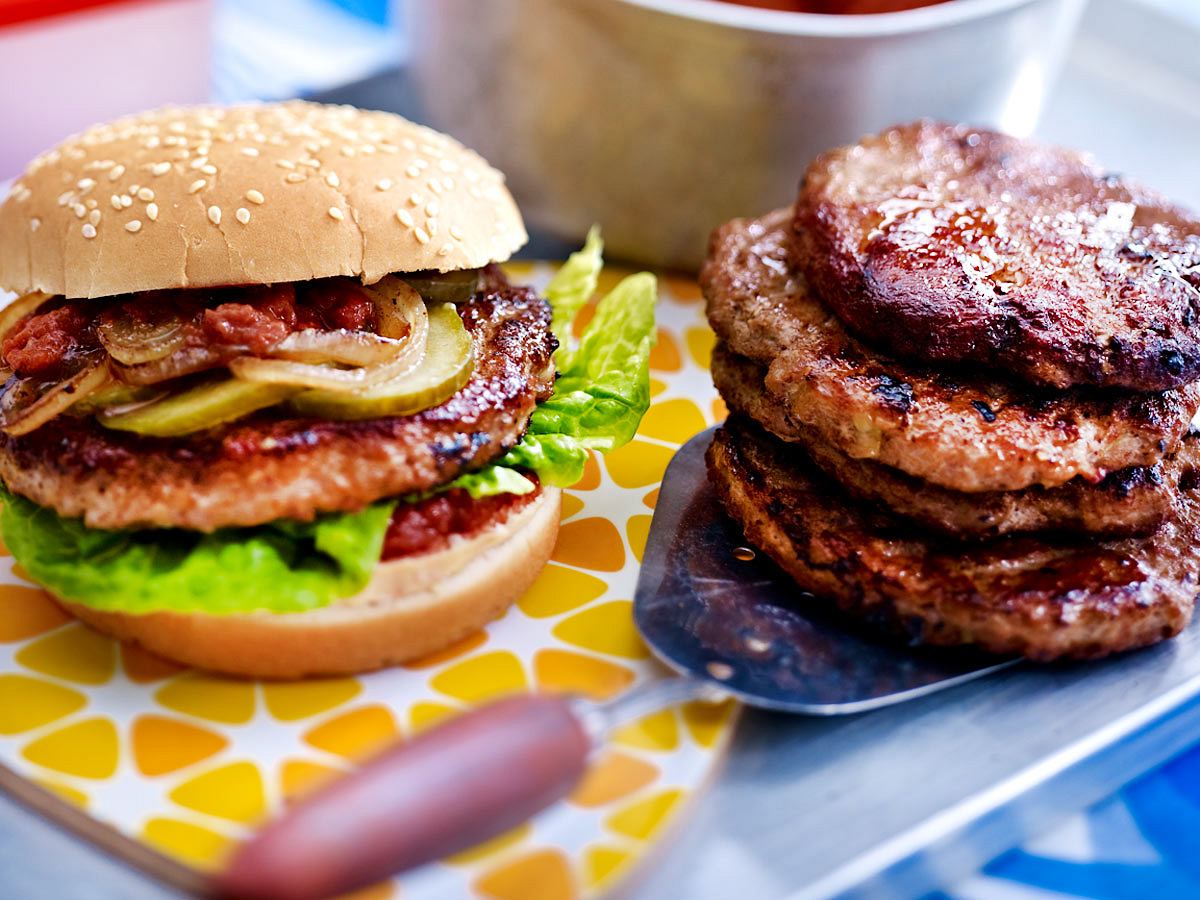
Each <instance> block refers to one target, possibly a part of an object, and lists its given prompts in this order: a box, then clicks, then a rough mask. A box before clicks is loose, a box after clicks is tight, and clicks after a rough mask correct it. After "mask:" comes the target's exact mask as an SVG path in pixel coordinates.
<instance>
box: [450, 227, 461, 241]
mask: <svg viewBox="0 0 1200 900" xmlns="http://www.w3.org/2000/svg"><path fill="white" fill-rule="evenodd" d="M450 237H452V238H454V239H455V240H456V241H461V240H462V239H463V233H462V229H461V228H459V227H458V226H457V225H451V226H450Z"/></svg>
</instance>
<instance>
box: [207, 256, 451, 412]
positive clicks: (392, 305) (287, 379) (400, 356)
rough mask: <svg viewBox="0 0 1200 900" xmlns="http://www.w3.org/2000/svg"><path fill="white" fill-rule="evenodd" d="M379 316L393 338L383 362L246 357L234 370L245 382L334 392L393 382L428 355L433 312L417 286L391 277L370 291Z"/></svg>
mask: <svg viewBox="0 0 1200 900" xmlns="http://www.w3.org/2000/svg"><path fill="white" fill-rule="evenodd" d="M367 290H368V291H369V292H370V294H371V299H372V301H373V302H374V304H375V309H376V312H377V314H378V317H379V332H380V335H382V336H383V337H384V338H389V339H390V340H389V342H388V343H389V347H390V348H391V352H390V353H389V354H388V357H387V359H386V360H384V361H383V362H379V363H374V364H372V365H368V366H362V367H360V368H356V369H336V368H333V367H332V366H323V365H313V364H311V363H304V362H293V361H291V360H287V359H259V358H257V357H249V356H247V357H241V358H239V359H235V360H233V361H231V362H230V363H229V369H230V371H231V372H233V374H234V375H235V376H237V377H238V378H241V379H243V380H244V381H255V382H259V383H261V384H281V385H293V386H296V387H310V388H322V389H325V390H330V391H356V390H361V389H363V388H369V387H374V386H375V385H377V384H382V383H383V382H385V381H390V380H391V379H393V378H396V377H398V376H400V375H403V374H404V373H405V372H407V371H409V370H410V369H412V368H414V367H415V366H417V365H418V364H419V363H420V362H421V360H422V358H423V357H424V356H425V344H426V341H427V340H428V335H429V313H428V311H427V310H426V308H425V302H424V301H423V300H422V299H421V295H420V294H418V293H417V292H416V291H415V290H414V289H413V288H412V287H410V286H409V285H408V284H406V283H405V282H403V281H401V280H400V279H399V278H394V277H389V278H385V279H384V280H383V281H381V282H379V283H378V284H376V285H373V286H372V287H370V288H368V289H367Z"/></svg>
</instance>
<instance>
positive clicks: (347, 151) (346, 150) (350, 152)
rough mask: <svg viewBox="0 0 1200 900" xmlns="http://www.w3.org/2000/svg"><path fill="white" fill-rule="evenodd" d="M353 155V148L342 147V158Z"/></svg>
mask: <svg viewBox="0 0 1200 900" xmlns="http://www.w3.org/2000/svg"><path fill="white" fill-rule="evenodd" d="M353 155H354V148H353V147H343V148H342V156H353Z"/></svg>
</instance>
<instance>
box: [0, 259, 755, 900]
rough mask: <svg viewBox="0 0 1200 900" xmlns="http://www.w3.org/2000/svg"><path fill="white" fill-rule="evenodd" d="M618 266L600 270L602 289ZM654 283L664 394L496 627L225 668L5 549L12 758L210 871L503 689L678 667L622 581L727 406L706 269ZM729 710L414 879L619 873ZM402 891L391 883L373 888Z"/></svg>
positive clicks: (667, 812) (575, 508)
mask: <svg viewBox="0 0 1200 900" xmlns="http://www.w3.org/2000/svg"><path fill="white" fill-rule="evenodd" d="M511 271H512V274H513V275H514V277H515V278H516V279H517V280H521V281H526V282H532V283H535V284H543V283H544V282H545V280H546V279H547V278H548V277H549V274H550V272H551V271H552V268H551V267H549V266H547V265H542V264H514V265H513V266H511ZM625 274H627V273H625V272H621V271H617V270H614V269H612V268H611V267H610V268H609V269H606V270H605V273H604V277H603V281H602V284H601V291H602V292H603V291H606V290H608V289H609V288H610V287H611V286H612V285H613V284H615V283H616V281H617V280H618V279H619V278H620V277H622V276H623V275H625ZM661 288H662V302H661V304H660V306H659V321H660V326H661V327H660V331H659V342H658V345H657V347H656V348H655V350H654V354H653V356H652V357H651V368H652V374H653V394H654V404H653V406H652V407H651V409H650V411H649V413H648V414H647V416H646V418H645V421H644V422H643V425H642V428H641V431H640V433H639V436H638V437H637V438H636V439H635V440H634V441H633V442H632V443H631V444H629V445H628V446H626V447H624V448H622V449H620V450H618V451H616V452H614V453H612V454H610V455H609V456H608V457H607V458H606V459H602V460H601V459H594V460H593V461H592V463H591V464H590V465H589V467H588V470H587V473H586V474H585V476H584V478H583V480H582V481H581V482H580V483H579V484H578V485H576V486H575V488H574V489H572V490H571V491H568V492H565V493H564V498H563V525H562V530H561V533H560V536H559V539H558V545H557V546H556V548H555V551H554V556H553V562H552V563H551V564H550V565H549V566H548V567H547V569H546V570H545V572H544V573H543V574H542V576H541V577H540V578H539V579H538V581H537V582H536V583H535V585H534V586H533V588H532V589H531V590H530V591H529V593H528V594H526V595H525V597H523V598H522V599H521V600H520V601H519V603H518V604H517V606H516V607H515V608H514V609H513V610H512V611H511V612H510V613H509V614H508V615H507V616H505V617H504V618H503V619H502V620H500V621H499V622H496V623H495V624H494V625H492V626H491V627H489V628H488V629H487V630H486V632H480V633H478V634H476V635H474V636H473V637H471V638H469V639H467V640H465V641H463V642H461V643H460V644H458V645H457V646H455V647H453V648H451V649H450V650H447V651H445V652H443V653H440V654H437V655H436V656H434V657H430V658H428V659H425V660H422V661H420V662H417V663H414V664H412V665H409V666H406V667H403V668H398V669H393V670H390V671H386V672H381V673H377V674H374V675H369V676H365V677H361V678H346V679H336V680H325V681H308V682H301V683H296V684H255V683H251V682H245V681H236V680H227V679H221V678H214V677H210V676H205V675H201V674H198V673H195V672H191V671H184V670H182V669H180V668H179V667H177V666H174V665H171V664H169V663H166V662H163V661H162V660H159V659H155V658H153V657H150V656H148V655H146V654H145V653H143V652H141V651H139V650H137V649H135V648H131V647H122V646H119V645H117V644H115V643H113V642H112V641H110V640H108V639H107V638H103V637H100V636H99V635H96V634H94V633H93V632H91V631H89V630H88V629H87V628H85V627H83V626H82V625H80V624H78V623H75V622H73V621H71V620H70V619H69V618H68V617H66V616H65V615H64V614H63V613H62V612H61V611H59V609H58V608H57V607H56V606H55V605H54V604H53V603H51V602H50V601H49V599H48V598H47V597H46V595H45V594H44V593H42V592H41V591H40V590H38V589H37V588H34V587H32V586H30V585H29V584H28V582H26V581H24V580H23V579H22V577H21V573H20V571H19V567H14V566H13V565H12V560H11V558H10V557H8V555H7V553H5V554H4V558H3V559H0V765H2V766H5V767H7V768H9V769H11V770H13V771H15V772H17V773H18V774H20V775H22V776H24V777H25V778H28V779H30V780H32V781H34V782H37V783H38V784H41V785H43V786H45V787H48V788H50V789H52V790H53V791H55V792H56V793H58V794H59V795H61V796H62V797H63V798H65V799H66V800H67V801H69V802H70V803H72V804H75V805H77V806H80V807H83V808H84V809H86V810H87V811H88V812H89V813H90V814H91V815H92V816H94V817H95V818H97V819H99V820H101V821H104V822H107V823H109V824H111V825H113V826H115V827H116V828H117V829H118V830H120V831H121V832H123V833H125V834H127V835H130V836H133V837H136V838H139V839H140V840H142V841H144V842H146V843H147V844H150V845H152V846H154V847H156V848H158V849H160V850H162V851H164V852H165V853H167V854H168V855H171V856H173V857H176V858H178V859H181V860H184V861H186V862H187V863H189V864H191V865H194V866H197V867H200V868H207V867H212V866H214V865H216V864H218V863H219V862H220V860H221V859H222V857H223V855H224V854H225V853H226V852H227V850H228V848H229V847H230V846H231V842H233V841H234V840H236V839H237V838H239V837H241V836H242V835H244V834H246V833H247V830H248V829H249V828H250V827H252V826H253V824H254V823H255V822H258V821H259V820H261V819H262V818H263V817H264V816H267V815H270V814H271V813H272V812H273V811H275V810H278V809H279V808H280V807H281V806H282V805H283V804H285V803H287V802H288V800H289V799H291V798H293V797H296V796H297V795H300V794H302V793H303V792H304V791H306V790H309V789H311V788H312V787H313V786H314V785H316V784H319V783H320V782H321V781H322V780H324V779H326V778H329V777H331V776H336V775H337V774H338V773H340V772H344V771H346V770H347V769H348V768H350V767H353V766H354V765H355V763H356V761H358V760H360V759H362V758H363V757H364V756H365V755H367V754H369V753H370V752H371V751H372V750H374V749H376V748H378V747H380V746H381V745H382V744H384V743H386V742H388V741H394V740H397V739H400V738H402V737H403V736H406V735H411V734H414V733H416V732H418V731H420V730H421V729H422V728H426V727H428V726H429V725H430V724H432V723H434V722H436V721H437V720H439V719H441V718H443V717H444V716H447V715H452V714H454V713H455V712H457V711H459V710H461V709H464V708H466V707H469V706H472V705H474V704H478V703H482V702H485V701H488V700H490V699H492V698H493V697H495V696H497V695H499V694H503V693H507V692H511V691H517V690H527V689H535V688H536V689H544V690H554V691H575V692H581V693H584V694H587V695H590V696H593V697H596V698H603V697H611V696H613V695H615V694H617V693H619V692H621V691H624V690H627V689H629V688H630V687H631V686H632V685H634V684H637V683H639V682H641V681H645V680H647V679H653V678H660V677H664V673H663V671H662V670H661V669H660V668H659V667H658V666H657V665H656V664H655V663H654V662H653V661H652V660H651V659H650V656H649V653H648V651H647V650H646V648H645V647H644V646H643V645H642V643H641V641H640V640H639V639H638V637H637V634H636V633H635V631H634V628H633V623H632V618H631V600H630V598H631V596H632V591H633V587H634V582H635V580H636V575H637V567H638V563H639V561H640V558H641V553H642V549H643V547H644V545H645V542H646V535H647V532H648V530H649V526H650V517H651V513H652V511H653V508H654V502H655V500H656V498H657V496H658V483H659V481H660V480H661V478H662V473H663V470H664V468H665V467H666V464H667V461H668V460H669V459H670V458H671V455H672V454H673V453H674V451H675V449H676V448H677V447H678V446H679V445H680V444H682V443H683V442H685V441H686V440H687V439H688V438H690V437H691V436H692V435H693V434H695V433H697V432H699V431H701V430H703V429H704V428H706V427H708V426H709V425H710V424H712V423H713V422H714V421H716V420H718V419H721V418H724V407H723V406H722V405H721V404H720V401H718V400H716V395H715V393H714V391H713V389H712V385H711V383H710V380H709V377H708V372H707V366H708V357H709V352H710V350H711V347H712V333H711V332H710V331H709V330H708V328H707V326H706V325H705V322H704V315H703V308H702V304H701V303H700V295H699V292H698V290H697V289H696V286H695V285H694V284H693V283H691V282H690V281H686V280H683V279H680V278H675V277H672V276H665V277H663V278H662V279H661ZM585 312H586V311H585ZM581 319H586V316H581ZM733 709H734V708H733V707H732V706H730V705H726V706H724V707H718V708H715V709H713V708H710V707H705V706H703V705H694V704H688V705H683V706H681V707H679V708H675V709H669V710H667V711H665V712H662V713H658V714H655V715H652V716H649V717H647V718H645V719H643V720H642V721H640V722H638V723H636V724H634V725H632V726H630V727H627V728H625V729H624V730H623V731H621V732H620V733H619V734H618V735H616V737H615V738H614V740H613V741H612V743H611V746H609V747H607V748H605V749H604V751H603V752H602V753H601V754H600V755H599V757H598V759H597V761H596V763H595V765H594V766H593V768H592V769H591V771H590V772H589V773H588V775H587V776H586V778H585V780H584V781H583V783H582V784H581V785H580V786H579V787H578V788H577V789H576V790H575V792H574V794H572V796H571V797H570V799H569V800H568V801H567V802H565V803H562V804H560V805H559V806H557V807H555V808H553V809H551V810H548V811H547V812H546V813H545V814H543V815H541V816H539V817H538V818H536V819H535V820H534V821H533V822H531V823H528V824H526V825H523V826H522V827H520V828H518V829H516V830H515V831H513V832H510V833H509V834H506V835H503V836H502V837H500V838H498V839H496V840H494V841H492V842H490V843H489V844H487V845H484V846H481V847H478V848H476V849H474V850H471V851H468V852H466V853H463V854H460V855H459V856H457V857H454V858H452V859H449V860H446V861H445V862H443V863H439V864H437V865H434V866H430V867H428V868H427V869H425V870H422V871H421V872H419V873H417V874H415V875H413V876H409V877H406V878H404V879H403V882H404V897H405V898H406V900H421V898H435V897H461V896H464V895H474V896H480V897H491V898H503V900H518V898H533V897H537V898H538V900H560V898H573V897H587V896H594V895H595V894H597V893H598V892H600V891H602V890H606V889H608V888H610V887H611V886H612V885H613V884H614V883H615V882H616V881H617V880H618V879H619V878H620V877H621V876H622V875H623V874H624V873H626V872H628V871H629V870H630V868H631V867H632V864H633V863H635V862H636V861H637V860H638V859H640V858H641V857H642V856H643V855H645V854H646V853H647V851H648V849H649V847H650V846H651V845H652V844H653V842H654V840H655V839H656V838H657V837H659V836H660V835H661V834H662V833H663V830H664V827H665V826H667V825H668V823H670V821H671V820H672V818H674V817H676V816H678V815H679V813H680V811H681V809H682V808H683V807H684V806H685V801H686V799H687V798H688V797H689V795H691V794H693V793H695V792H696V791H697V790H698V789H699V788H700V787H701V786H702V785H703V784H704V783H705V781H706V779H707V778H708V777H709V775H710V773H711V772H712V771H713V769H714V767H715V765H716V763H717V761H718V758H719V756H720V754H721V752H722V749H723V747H724V745H725V743H726V742H727V738H728V736H729V734H730V732H731V730H732V718H733V717H732V715H731V713H732V712H733ZM396 889H397V885H394V884H384V885H380V886H377V887H376V888H373V889H371V890H370V891H369V892H365V893H364V895H363V896H370V897H373V898H375V897H380V898H382V897H390V896H392V895H393V894H394V893H395V892H396Z"/></svg>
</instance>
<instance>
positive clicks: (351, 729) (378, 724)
mask: <svg viewBox="0 0 1200 900" xmlns="http://www.w3.org/2000/svg"><path fill="white" fill-rule="evenodd" d="M399 736H400V729H399V728H397V727H396V719H395V718H394V717H393V716H392V712H391V710H389V709H388V708H387V707H386V706H378V705H373V706H363V707H360V708H359V709H355V710H351V711H350V712H347V713H343V714H342V715H340V716H337V717H335V718H333V719H330V720H329V721H328V722H323V723H322V724H320V725H318V726H317V727H316V728H313V729H312V730H311V731H309V732H308V733H307V734H305V735H304V740H305V742H306V743H308V744H310V745H311V746H313V747H316V748H317V749H318V750H324V751H325V752H327V753H333V754H335V755H337V756H342V757H345V758H346V759H350V760H356V759H362V758H363V757H366V756H369V755H370V754H372V753H374V752H375V751H376V750H380V749H382V748H383V747H384V746H386V745H387V744H389V743H391V742H392V741H394V740H396V738H398V737H399Z"/></svg>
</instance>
